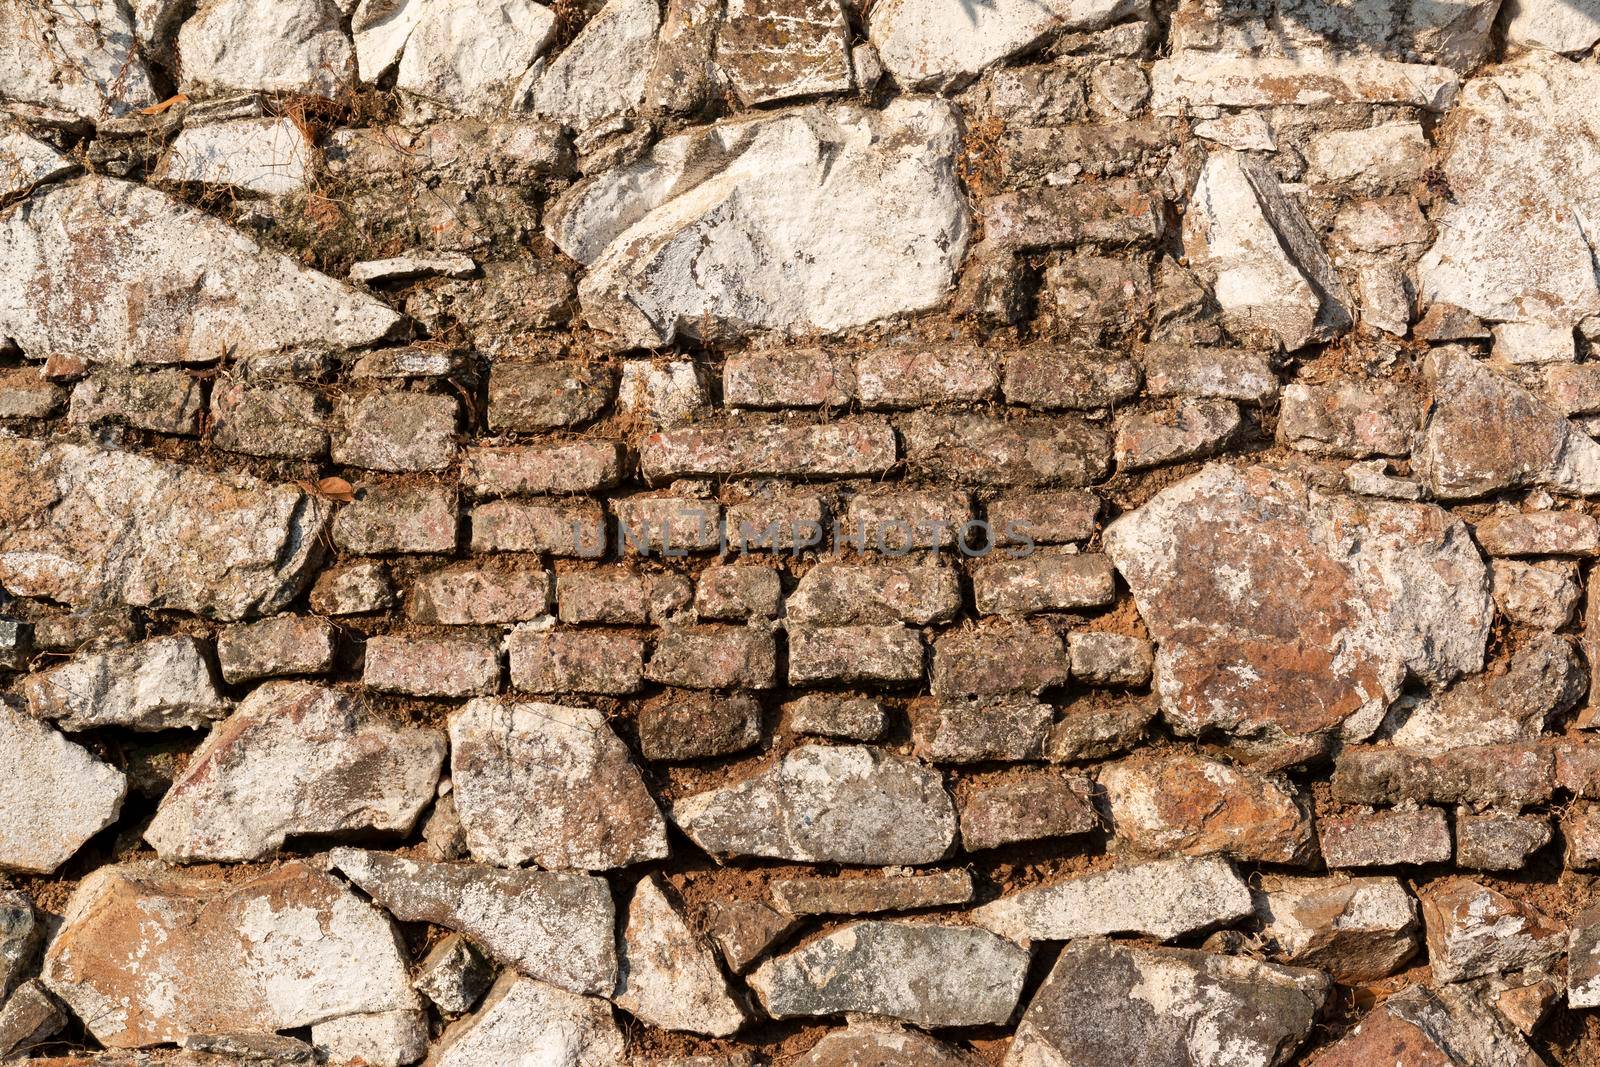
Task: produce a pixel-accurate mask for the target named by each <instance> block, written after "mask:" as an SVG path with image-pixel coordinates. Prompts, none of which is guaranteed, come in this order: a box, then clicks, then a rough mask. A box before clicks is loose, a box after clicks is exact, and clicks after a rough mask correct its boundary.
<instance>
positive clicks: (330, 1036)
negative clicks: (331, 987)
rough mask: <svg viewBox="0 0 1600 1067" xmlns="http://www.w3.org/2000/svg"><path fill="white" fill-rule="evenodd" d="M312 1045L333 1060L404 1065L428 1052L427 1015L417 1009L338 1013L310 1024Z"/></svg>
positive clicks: (384, 1066)
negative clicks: (337, 1015)
mask: <svg viewBox="0 0 1600 1067" xmlns="http://www.w3.org/2000/svg"><path fill="white" fill-rule="evenodd" d="M311 1044H312V1045H313V1046H315V1048H316V1050H317V1051H318V1052H320V1053H321V1054H322V1055H323V1056H325V1057H326V1058H327V1059H328V1060H330V1061H331V1062H333V1063H359V1064H362V1065H364V1067H406V1065H407V1064H411V1063H416V1062H417V1061H418V1060H420V1059H422V1057H423V1056H425V1055H427V1052H428V1016H427V1015H426V1014H425V1013H424V1012H422V1011H420V1010H411V1011H381V1012H372V1013H370V1014H366V1015H341V1016H340V1017H339V1018H337V1019H329V1020H328V1021H327V1022H324V1023H317V1024H315V1025H314V1026H312V1027H311Z"/></svg>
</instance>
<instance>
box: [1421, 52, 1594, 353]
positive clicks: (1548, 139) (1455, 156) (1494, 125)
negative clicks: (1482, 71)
mask: <svg viewBox="0 0 1600 1067" xmlns="http://www.w3.org/2000/svg"><path fill="white" fill-rule="evenodd" d="M1597 86H1600V76H1597V72H1596V71H1594V70H1593V69H1591V68H1590V67H1588V66H1585V65H1580V64H1577V63H1571V62H1568V61H1566V60H1563V59H1561V58H1559V57H1556V56H1551V55H1548V54H1543V53H1533V54H1530V55H1526V56H1523V57H1522V58H1520V59H1518V60H1516V61H1514V62H1511V63H1508V64H1506V65H1504V66H1502V67H1500V68H1498V69H1497V70H1496V71H1495V72H1494V73H1493V74H1491V75H1488V76H1485V77H1481V78H1474V79H1473V80H1471V81H1469V82H1468V83H1467V84H1466V85H1465V86H1464V87H1463V89H1462V93H1461V100H1460V102H1459V103H1458V104H1457V107H1456V110H1455V114H1456V115H1457V116H1458V121H1457V122H1456V123H1454V124H1452V126H1451V130H1450V132H1449V133H1448V134H1447V135H1446V136H1445V137H1444V138H1443V139H1442V141H1443V151H1444V158H1443V165H1442V168H1441V169H1442V171H1443V175H1444V178H1445V180H1446V181H1447V182H1448V183H1449V186H1450V191H1451V194H1452V196H1451V201H1450V203H1449V205H1448V206H1447V208H1446V210H1445V211H1444V212H1443V213H1442V214H1440V215H1439V217H1438V218H1436V219H1435V220H1434V221H1435V223H1436V224H1437V226H1438V233H1439V238H1438V240H1437V241H1436V242H1435V243H1434V246H1433V248H1432V249H1430V250H1429V252H1428V254H1427V255H1425V256H1424V257H1423V258H1422V262H1421V263H1420V264H1419V265H1418V270H1417V280H1418V290H1419V293H1418V295H1419V297H1421V298H1422V299H1423V300H1425V301H1428V302H1443V303H1447V304H1453V305H1455V306H1456V307H1460V308H1464V309H1466V310H1467V311H1470V312H1472V313H1473V314H1474V315H1477V316H1479V317H1480V318H1484V319H1488V320H1491V321H1497V322H1501V321H1505V322H1534V323H1542V324H1544V325H1548V326H1559V327H1570V326H1573V325H1575V324H1576V323H1577V322H1578V321H1579V320H1580V319H1582V318H1583V317H1584V316H1586V315H1592V314H1594V313H1595V312H1597V311H1600V280H1597V278H1596V275H1595V270H1594V263H1593V260H1592V258H1591V251H1590V244H1589V236H1588V234H1589V225H1588V223H1587V222H1586V221H1584V220H1586V219H1592V218H1595V217H1596V215H1597V212H1600V201H1597V200H1596V194H1595V188H1594V183H1593V182H1591V181H1589V177H1588V176H1589V175H1592V174H1594V173H1595V170H1596V168H1597V167H1600V153H1597V150H1596V147H1595V144H1594V141H1593V139H1592V138H1590V137H1589V136H1588V135H1587V133H1585V132H1584V130H1585V126H1584V120H1583V118H1582V117H1581V116H1582V115H1583V108H1584V103H1585V101H1588V100H1591V99H1593V97H1594V93H1595V91H1596V87H1597Z"/></svg>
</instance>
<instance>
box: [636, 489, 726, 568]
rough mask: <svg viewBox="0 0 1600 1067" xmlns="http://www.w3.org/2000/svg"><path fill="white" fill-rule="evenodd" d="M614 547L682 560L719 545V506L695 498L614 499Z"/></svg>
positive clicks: (646, 496) (714, 548)
mask: <svg viewBox="0 0 1600 1067" xmlns="http://www.w3.org/2000/svg"><path fill="white" fill-rule="evenodd" d="M611 513H612V514H613V515H615V516H616V518H617V544H618V547H620V548H621V549H622V550H623V551H625V552H636V553H639V554H642V555H652V556H663V557H672V556H682V555H684V554H686V553H689V552H712V551H715V550H716V549H718V548H720V547H721V545H722V505H720V504H718V503H717V502H716V501H715V500H706V499H703V498H701V497H694V496H674V495H670V494H669V495H665V496H663V495H659V494H650V495H642V496H625V497H615V498H613V499H612V500H611Z"/></svg>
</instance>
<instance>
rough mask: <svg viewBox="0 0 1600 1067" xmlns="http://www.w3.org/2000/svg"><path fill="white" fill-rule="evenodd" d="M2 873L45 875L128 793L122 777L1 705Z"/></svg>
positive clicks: (111, 815) (106, 822) (108, 818)
mask: <svg viewBox="0 0 1600 1067" xmlns="http://www.w3.org/2000/svg"><path fill="white" fill-rule="evenodd" d="M0 748H3V750H4V751H5V752H7V753H9V755H8V757H7V758H8V761H11V765H12V767H13V773H11V774H7V775H5V776H4V777H3V778H0V810H4V811H5V812H6V813H7V815H6V818H5V819H4V820H3V822H0V868H4V869H7V870H14V871H27V872H31V873H35V874H49V873H51V872H52V871H54V870H55V869H56V868H57V867H59V866H61V865H62V864H63V863H65V862H66V861H67V860H68V859H70V858H71V857H72V855H73V853H75V852H77V851H78V849H79V848H80V847H81V846H82V845H83V843H84V842H85V841H87V840H89V838H91V837H93V836H94V835H95V834H97V833H99V832H100V831H101V830H104V829H105V828H106V827H108V826H110V825H111V824H112V823H113V822H115V821H116V819H117V814H118V813H119V812H120V811H121V810H122V798H123V796H124V795H125V794H126V793H127V791H128V782H127V779H126V778H124V777H123V774H122V772H121V771H119V770H117V769H116V768H114V767H111V766H108V765H107V764H104V763H101V762H100V761H99V760H97V759H95V758H94V757H93V756H92V755H90V754H89V753H88V752H87V751H86V750H85V749H83V748H80V747H79V746H77V745H75V744H73V743H72V742H71V741H68V740H67V739H66V738H65V737H62V736H61V735H60V734H59V733H57V732H56V731H55V730H54V729H52V728H51V727H50V726H48V725H46V724H45V723H42V722H39V721H38V720H37V719H33V718H30V717H29V716H27V715H24V714H23V713H22V712H20V711H18V710H17V709H15V708H13V707H12V706H11V705H10V704H9V703H8V702H7V701H5V700H4V699H0Z"/></svg>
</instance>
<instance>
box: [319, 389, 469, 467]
mask: <svg viewBox="0 0 1600 1067" xmlns="http://www.w3.org/2000/svg"><path fill="white" fill-rule="evenodd" d="M459 409H460V404H459V402H458V401H457V400H456V398H455V397H453V396H433V395H430V394H428V393H411V392H396V393H371V394H369V395H367V396H358V397H353V398H351V399H349V400H347V401H346V402H345V403H344V404H343V405H341V408H340V413H339V414H340V418H341V422H342V425H341V427H340V429H339V430H338V432H336V433H335V434H334V435H333V451H332V456H333V461H334V462H335V463H342V464H344V465H346V466H350V467H365V468H367V469H368V470H377V471H392V472H404V471H437V470H443V469H444V468H445V467H448V466H449V465H450V463H451V461H453V460H454V459H455V457H456V442H455V432H456V417H457V413H458V411H459Z"/></svg>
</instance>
